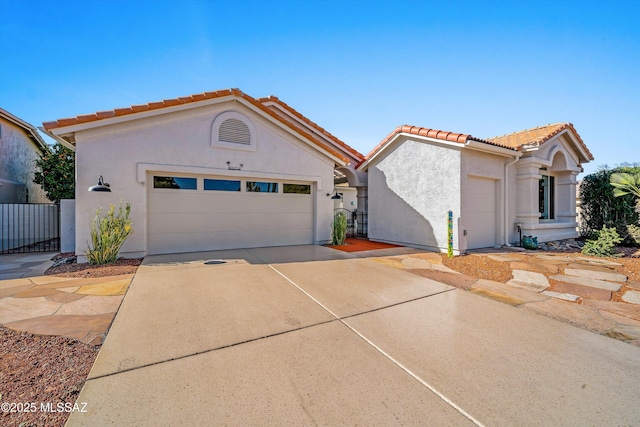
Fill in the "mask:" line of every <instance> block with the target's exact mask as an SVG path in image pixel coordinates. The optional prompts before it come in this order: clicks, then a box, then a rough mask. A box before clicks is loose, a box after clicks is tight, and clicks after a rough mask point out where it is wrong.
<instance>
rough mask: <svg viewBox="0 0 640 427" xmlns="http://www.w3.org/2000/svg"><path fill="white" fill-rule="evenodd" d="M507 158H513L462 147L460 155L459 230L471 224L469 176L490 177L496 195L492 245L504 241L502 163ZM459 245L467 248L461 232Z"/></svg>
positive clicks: (470, 180) (465, 237)
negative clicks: (493, 241)
mask: <svg viewBox="0 0 640 427" xmlns="http://www.w3.org/2000/svg"><path fill="white" fill-rule="evenodd" d="M509 160H513V158H508V157H507V158H505V157H504V156H498V155H495V154H490V153H485V152H481V151H478V150H473V149H464V150H463V151H462V156H461V181H462V183H461V198H462V202H461V205H462V206H461V208H462V209H461V210H462V215H461V218H460V230H465V229H468V228H470V226H471V225H472V224H473V219H472V218H469V211H470V209H472V208H473V207H472V206H471V205H470V202H469V201H470V200H471V199H472V197H471V195H472V194H474V193H475V191H476V189H475V188H474V186H473V183H474V182H475V181H474V180H472V179H470V178H471V177H477V178H484V179H490V180H492V181H494V184H495V196H496V200H495V210H496V211H495V213H496V215H495V218H494V221H493V226H494V227H495V229H496V233H495V234H496V235H495V243H494V245H501V244H503V243H504V234H505V233H504V219H503V218H504V208H505V204H504V203H505V202H504V193H505V187H504V165H505V162H507V161H509ZM512 188H513V187H512ZM510 198H511V197H510ZM512 205H513V206H511V209H513V208H514V207H515V204H512ZM460 247H461V249H462V250H466V249H467V236H465V235H464V233H463V232H461V233H460Z"/></svg>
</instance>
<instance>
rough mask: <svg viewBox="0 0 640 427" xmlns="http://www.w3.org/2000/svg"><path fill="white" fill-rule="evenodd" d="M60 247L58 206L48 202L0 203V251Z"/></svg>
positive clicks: (37, 250)
mask: <svg viewBox="0 0 640 427" xmlns="http://www.w3.org/2000/svg"><path fill="white" fill-rule="evenodd" d="M59 250H60V207H59V206H57V205H55V204H49V203H28V204H27V203H3V204H0V254H12V253H26V252H55V251H59Z"/></svg>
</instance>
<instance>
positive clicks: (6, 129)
mask: <svg viewBox="0 0 640 427" xmlns="http://www.w3.org/2000/svg"><path fill="white" fill-rule="evenodd" d="M0 127H2V129H1V130H0V184H2V186H0V203H26V202H27V191H28V193H29V199H28V202H29V203H50V200H49V199H47V196H46V195H45V193H44V191H42V188H41V187H40V186H39V185H38V184H34V182H33V174H34V171H35V165H34V162H35V161H36V160H37V159H38V157H39V155H38V154H39V153H40V151H39V148H38V147H37V146H36V144H35V143H34V142H33V141H32V140H31V138H29V137H28V136H27V134H26V132H25V131H24V130H23V129H21V128H20V127H19V126H16V125H15V124H13V123H11V122H9V121H7V120H5V119H3V118H0Z"/></svg>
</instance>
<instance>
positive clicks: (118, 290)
mask: <svg viewBox="0 0 640 427" xmlns="http://www.w3.org/2000/svg"><path fill="white" fill-rule="evenodd" d="M129 283H131V279H130V278H129V279H124V280H115V281H112V282H103V283H98V284H91V285H85V286H82V287H81V288H80V289H78V290H77V291H76V293H78V294H83V295H124V294H125V292H127V288H128V287H129Z"/></svg>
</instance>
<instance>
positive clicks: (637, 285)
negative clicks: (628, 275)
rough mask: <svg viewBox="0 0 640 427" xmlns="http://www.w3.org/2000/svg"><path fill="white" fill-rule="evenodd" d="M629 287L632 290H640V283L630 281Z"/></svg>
mask: <svg viewBox="0 0 640 427" xmlns="http://www.w3.org/2000/svg"><path fill="white" fill-rule="evenodd" d="M627 286H628V287H630V288H633V289H638V290H640V282H636V281H634V280H629V281H628V282H627Z"/></svg>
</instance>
